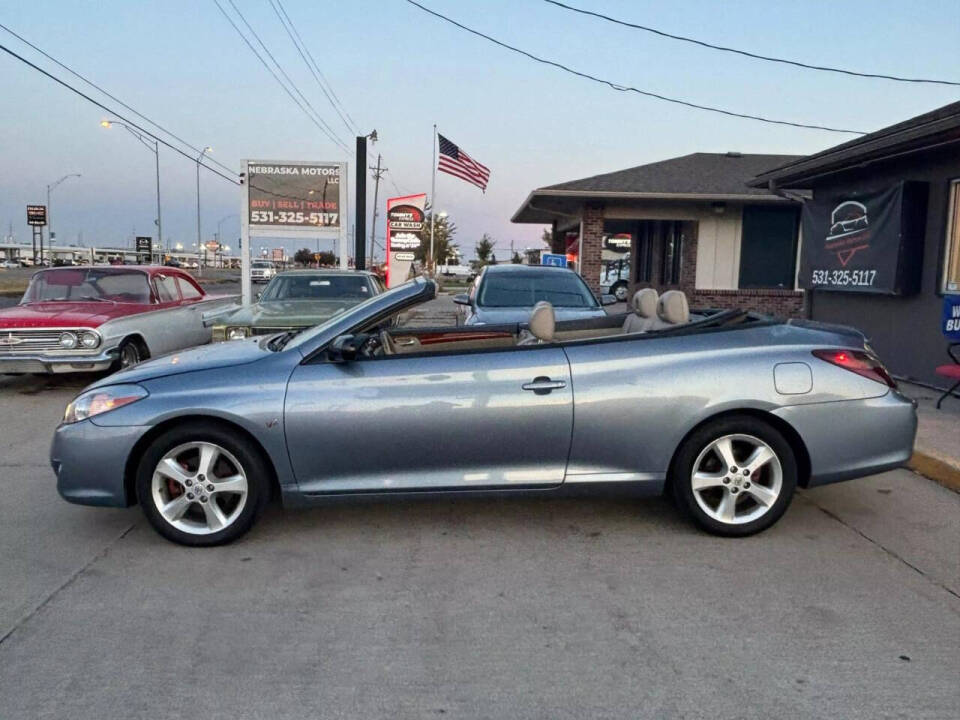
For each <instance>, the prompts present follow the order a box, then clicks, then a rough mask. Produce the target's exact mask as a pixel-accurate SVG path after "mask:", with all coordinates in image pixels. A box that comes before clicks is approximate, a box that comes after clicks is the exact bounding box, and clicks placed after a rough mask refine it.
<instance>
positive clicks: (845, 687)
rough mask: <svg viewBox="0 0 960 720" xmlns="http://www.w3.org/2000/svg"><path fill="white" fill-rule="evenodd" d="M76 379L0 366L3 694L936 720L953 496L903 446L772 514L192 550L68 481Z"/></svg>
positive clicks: (371, 713)
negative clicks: (87, 503) (4, 372)
mask: <svg viewBox="0 0 960 720" xmlns="http://www.w3.org/2000/svg"><path fill="white" fill-rule="evenodd" d="M85 382H87V378H84V377H82V376H79V377H78V376H62V377H56V378H32V377H20V378H0V412H2V416H0V423H2V425H0V430H2V432H0V491H2V497H3V502H2V503H0V547H2V549H3V552H2V553H0V718H3V720H10V719H12V718H37V717H49V718H71V719H72V720H75V719H78V718H112V717H123V718H134V717H151V718H154V717H169V718H178V717H198V716H202V717H210V718H279V717H284V718H287V717H292V718H308V717H309V718H318V717H343V718H356V717H490V718H504V717H510V718H565V717H569V718H577V719H578V720H579V719H581V718H586V717H591V718H592V717H651V718H674V717H676V718H701V717H703V718H771V717H782V718H822V717H837V718H871V719H874V718H888V717H889V718H894V717H909V718H948V717H956V711H957V707H958V706H960V685H958V683H957V677H958V669H960V654H958V653H960V650H958V648H960V573H958V559H960V553H958V547H960V545H958V540H960V496H958V495H956V494H954V493H952V492H950V491H948V490H946V489H944V488H942V487H940V486H938V485H936V484H934V483H932V482H930V481H928V480H926V479H924V478H922V477H920V476H917V475H914V474H913V473H911V472H909V471H906V470H902V471H895V472H890V473H886V474H884V475H879V476H876V477H872V478H868V479H863V480H858V481H854V482H850V483H845V484H841V485H836V486H832V487H826V488H821V489H817V490H813V491H808V492H804V493H802V494H801V495H800V496H799V497H798V498H797V499H796V500H795V501H794V504H793V507H792V508H791V510H790V511H789V512H788V513H787V515H786V516H785V517H784V518H783V520H781V522H780V523H779V524H778V525H777V526H776V527H774V528H773V529H772V530H770V531H768V532H766V533H765V534H763V535H760V536H757V537H753V538H748V539H744V540H723V539H719V538H715V537H711V536H708V535H705V534H703V533H700V532H697V531H696V530H694V529H693V528H692V527H691V526H690V525H688V524H687V523H686V522H685V521H683V520H682V519H680V518H679V517H678V516H677V515H676V513H675V512H674V511H673V509H672V508H671V506H670V505H669V504H668V503H667V502H666V501H663V500H645V501H640V500H612V499H603V500H601V499H590V500H559V499H515V500H460V501H450V500H446V501H421V502H415V503H393V504H364V505H345V506H338V507H331V508H325V509H317V510H307V511H284V510H282V509H280V508H279V507H271V508H270V509H269V510H268V512H267V514H266V516H265V517H264V518H263V520H262V521H261V522H260V524H259V525H258V526H257V527H256V528H255V529H254V531H253V532H252V533H251V534H250V535H248V536H247V537H246V538H245V539H243V540H242V541H240V542H238V543H236V544H234V545H231V546H228V547H221V548H214V549H209V550H190V549H187V548H184V547H179V546H176V545H173V544H171V543H169V542H167V541H165V540H163V539H161V538H160V537H159V536H158V535H156V534H155V533H154V532H153V531H152V530H151V529H150V527H149V526H148V525H147V523H146V522H145V521H144V520H143V519H142V517H141V515H140V512H139V510H138V509H137V508H131V509H128V510H104V509H95V508H86V507H79V506H74V505H69V504H67V503H65V502H63V501H61V500H60V498H59V497H58V495H57V493H56V490H55V486H54V477H53V474H52V472H51V470H50V468H49V466H48V464H47V448H48V442H49V439H50V435H51V431H52V429H53V427H54V426H55V425H56V423H57V422H58V420H59V417H60V415H61V413H62V411H63V407H64V405H65V404H66V402H67V401H68V400H69V399H70V398H71V396H72V395H73V394H74V393H76V392H77V391H78V390H79V389H80V388H81V387H82V386H83V385H84V384H85Z"/></svg>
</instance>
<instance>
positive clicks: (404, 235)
mask: <svg viewBox="0 0 960 720" xmlns="http://www.w3.org/2000/svg"><path fill="white" fill-rule="evenodd" d="M426 207H427V194H426V193H421V194H419V195H405V196H403V197H395V198H387V287H394V286H396V285H400V284H401V283H403V282H406V280H407V276H408V275H409V274H410V268H411V266H412V265H413V261H414V259H415V258H416V251H417V250H419V249H420V246H421V244H422V243H423V223H424V216H425V210H426Z"/></svg>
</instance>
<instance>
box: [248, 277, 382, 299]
mask: <svg viewBox="0 0 960 720" xmlns="http://www.w3.org/2000/svg"><path fill="white" fill-rule="evenodd" d="M370 295H371V292H370V284H369V283H368V282H367V278H366V276H365V275H277V276H276V277H275V278H274V279H273V280H271V281H270V284H269V285H267V289H266V290H264V291H263V295H262V297H261V298H260V302H274V301H278V300H356V301H358V302H359V301H361V300H366V299H367V298H369V297H370Z"/></svg>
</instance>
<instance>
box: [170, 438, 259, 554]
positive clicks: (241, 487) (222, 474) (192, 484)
mask: <svg viewBox="0 0 960 720" xmlns="http://www.w3.org/2000/svg"><path fill="white" fill-rule="evenodd" d="M248 494H249V487H248V483H247V475H246V472H245V471H244V469H243V467H242V466H241V464H240V463H239V461H238V460H237V459H236V458H235V457H234V456H233V455H232V454H230V453H229V452H228V451H227V450H225V449H224V448H222V447H220V446H219V445H216V444H215V443H211V442H191V443H185V444H183V445H178V446H177V447H175V448H173V449H172V450H170V451H169V452H167V453H166V454H165V455H164V456H163V457H162V458H161V459H160V462H159V463H157V466H156V469H155V470H154V472H153V479H152V481H151V496H152V498H153V502H154V505H155V506H156V508H157V510H158V512H159V513H160V516H161V517H162V518H163V519H164V520H166V521H167V522H168V523H170V525H172V526H173V527H175V528H177V529H178V530H181V531H183V532H185V533H189V534H191V535H209V534H211V533H215V532H220V531H221V530H224V529H225V528H228V527H229V526H230V525H232V524H233V522H234V521H236V519H237V518H238V517H239V516H240V513H241V512H243V508H244V506H245V505H246V502H247V496H248Z"/></svg>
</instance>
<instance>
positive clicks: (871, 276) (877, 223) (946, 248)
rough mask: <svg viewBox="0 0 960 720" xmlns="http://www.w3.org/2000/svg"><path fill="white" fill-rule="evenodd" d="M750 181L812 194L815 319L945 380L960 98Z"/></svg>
mask: <svg viewBox="0 0 960 720" xmlns="http://www.w3.org/2000/svg"><path fill="white" fill-rule="evenodd" d="M750 184H751V186H752V187H754V188H755V189H766V190H768V191H770V192H776V191H777V189H778V188H787V187H788V188H795V189H801V190H804V191H806V192H808V193H810V194H811V198H810V199H809V200H808V201H806V202H805V203H804V208H803V228H804V230H803V234H804V248H803V261H802V262H801V265H800V270H799V278H798V279H799V282H800V286H801V287H804V288H808V290H807V295H808V299H807V314H808V317H811V318H813V319H814V320H820V321H823V322H832V323H842V324H844V325H852V326H854V327H857V328H859V329H860V330H862V331H863V332H864V333H865V334H866V336H867V337H868V338H869V339H870V343H871V344H872V345H873V346H874V347H875V348H876V350H877V352H878V353H879V354H880V356H881V357H882V358H883V359H884V361H885V362H886V363H887V364H888V365H889V366H890V368H891V370H892V371H893V372H894V374H896V375H899V376H900V377H907V378H914V379H918V380H921V381H924V382H928V383H930V384H935V385H937V386H943V385H944V384H945V383H944V378H942V377H939V376H937V375H936V374H934V372H933V370H934V368H935V367H936V366H938V365H943V364H945V363H949V362H950V358H949V357H948V356H947V353H946V349H947V340H946V339H945V338H944V336H943V335H942V334H941V328H940V325H941V317H942V312H943V305H944V296H946V295H960V102H958V103H953V104H950V105H947V106H945V107H942V108H939V109H938V110H934V111H933V112H929V113H925V114H923V115H919V116H917V117H915V118H911V119H910V120H906V121H905V122H902V123H898V124H896V125H891V126H890V127H887V128H883V129H882V130H878V131H877V132H873V133H870V134H869V135H864V136H863V137H860V138H857V139H856V140H851V141H850V142H847V143H844V144H842V145H837V146H836V147H832V148H830V149H828V150H824V151H823V152H820V153H817V154H815V155H811V156H809V157H804V158H801V159H798V160H795V161H793V162H790V163H788V164H786V165H783V166H782V167H779V168H777V169H774V170H768V171H766V172H764V173H762V174H760V175H759V176H758V177H757V178H755V179H754V180H752V181H751V182H750Z"/></svg>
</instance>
